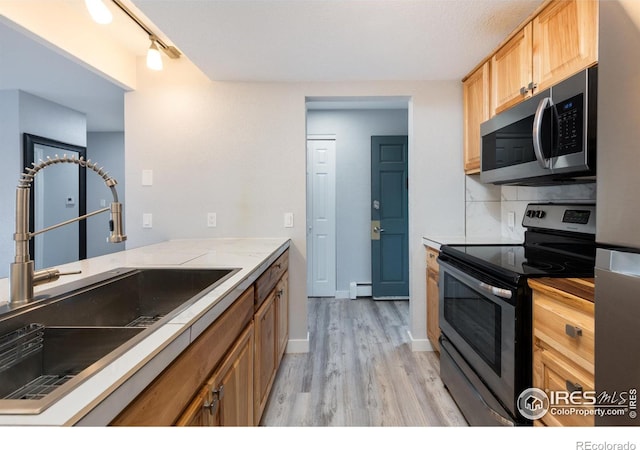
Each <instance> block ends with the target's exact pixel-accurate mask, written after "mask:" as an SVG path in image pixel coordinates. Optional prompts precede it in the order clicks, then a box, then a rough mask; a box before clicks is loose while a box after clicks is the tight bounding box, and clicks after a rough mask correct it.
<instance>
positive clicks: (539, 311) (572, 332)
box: [533, 292, 595, 373]
mask: <svg viewBox="0 0 640 450" xmlns="http://www.w3.org/2000/svg"><path fill="white" fill-rule="evenodd" d="M533 304H534V306H533V328H534V337H535V338H537V339H540V340H541V341H544V342H546V343H547V344H548V345H549V346H551V347H553V348H554V349H555V350H556V351H557V352H558V353H560V354H562V355H563V356H565V357H566V358H568V359H570V360H572V361H573V362H574V363H576V364H578V365H579V366H580V367H582V368H583V369H584V370H586V371H587V372H590V373H593V371H594V369H593V364H594V363H593V361H594V328H595V326H594V319H593V303H591V302H589V301H587V300H583V299H580V298H577V297H573V298H570V299H563V298H560V297H557V298H556V297H551V296H548V295H546V294H542V293H539V292H534V299H533Z"/></svg>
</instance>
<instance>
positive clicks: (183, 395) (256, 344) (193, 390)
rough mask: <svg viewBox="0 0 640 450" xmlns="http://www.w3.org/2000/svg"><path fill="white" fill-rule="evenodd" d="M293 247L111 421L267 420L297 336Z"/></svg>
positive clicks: (237, 422) (132, 423)
mask: <svg viewBox="0 0 640 450" xmlns="http://www.w3.org/2000/svg"><path fill="white" fill-rule="evenodd" d="M288 267H289V251H288V250H286V251H285V252H284V253H283V254H282V255H280V256H279V257H278V258H277V259H276V260H275V261H274V263H273V264H271V265H270V266H269V267H268V268H267V269H266V270H265V271H264V272H263V273H262V275H260V277H259V278H258V279H257V280H256V282H255V283H254V284H253V285H252V286H251V287H250V288H249V289H247V290H246V291H245V292H244V293H243V294H242V295H241V296H240V297H239V298H238V299H237V300H236V301H235V302H234V303H233V304H232V305H231V306H230V307H229V308H228V309H227V310H226V311H225V312H224V313H223V314H222V315H221V316H220V317H219V318H218V319H216V320H215V322H213V324H211V325H210V326H209V327H208V328H207V329H206V330H205V331H204V332H203V333H202V334H201V335H200V336H199V337H198V338H197V339H196V340H195V341H194V342H192V343H191V344H190V345H189V347H187V349H186V350H185V351H184V352H183V353H182V354H180V355H179V356H178V357H177V358H176V359H175V361H174V362H173V363H171V365H169V366H168V367H167V368H166V369H165V370H164V371H163V372H162V373H161V374H160V375H159V376H158V377H157V378H156V379H155V380H153V381H152V382H151V384H150V385H149V386H147V388H146V389H145V390H144V391H143V392H142V393H141V394H140V395H138V397H137V398H135V399H134V400H133V401H132V402H131V403H130V404H129V405H128V406H127V407H126V408H125V409H124V410H123V411H122V412H121V413H120V414H119V415H118V416H117V417H116V418H115V419H114V420H113V421H112V422H111V424H110V425H127V426H140V425H150V426H167V425H180V426H251V425H259V424H260V418H261V417H262V413H263V411H264V408H265V406H266V404H267V401H268V399H269V393H270V392H271V387H272V386H273V382H274V380H275V376H276V372H277V370H278V367H279V365H280V361H281V359H282V357H283V354H284V352H285V350H286V347H287V342H288V339H289V275H288Z"/></svg>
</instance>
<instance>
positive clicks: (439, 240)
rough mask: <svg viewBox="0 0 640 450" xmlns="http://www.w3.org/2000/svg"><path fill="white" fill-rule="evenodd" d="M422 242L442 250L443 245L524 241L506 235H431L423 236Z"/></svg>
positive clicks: (505, 243)
mask: <svg viewBox="0 0 640 450" xmlns="http://www.w3.org/2000/svg"><path fill="white" fill-rule="evenodd" d="M422 243H423V245H425V246H426V247H431V248H435V249H436V250H440V246H441V245H466V244H499V245H520V244H522V241H516V240H514V239H513V238H510V237H504V236H453V235H452V236H445V235H429V236H423V237H422Z"/></svg>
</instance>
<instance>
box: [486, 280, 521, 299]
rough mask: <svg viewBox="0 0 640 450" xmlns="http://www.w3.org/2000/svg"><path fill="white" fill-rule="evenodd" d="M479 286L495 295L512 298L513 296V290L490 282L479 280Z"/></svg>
mask: <svg viewBox="0 0 640 450" xmlns="http://www.w3.org/2000/svg"><path fill="white" fill-rule="evenodd" d="M478 287H479V288H480V289H482V290H483V291H485V292H489V293H490V294H493V295H495V296H496V297H500V298H506V299H510V298H511V297H513V292H511V291H510V290H509V289H503V288H499V287H495V286H491V285H490V284H487V283H483V282H479V283H478Z"/></svg>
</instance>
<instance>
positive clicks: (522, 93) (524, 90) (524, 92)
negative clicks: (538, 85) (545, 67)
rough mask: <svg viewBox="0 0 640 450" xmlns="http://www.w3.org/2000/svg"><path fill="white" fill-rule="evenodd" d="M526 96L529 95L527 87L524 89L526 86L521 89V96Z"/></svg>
mask: <svg viewBox="0 0 640 450" xmlns="http://www.w3.org/2000/svg"><path fill="white" fill-rule="evenodd" d="M526 94H527V88H526V87H524V86H522V87H521V88H520V95H526Z"/></svg>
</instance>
